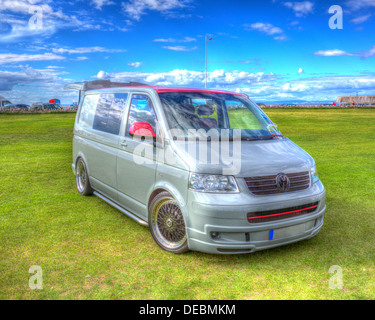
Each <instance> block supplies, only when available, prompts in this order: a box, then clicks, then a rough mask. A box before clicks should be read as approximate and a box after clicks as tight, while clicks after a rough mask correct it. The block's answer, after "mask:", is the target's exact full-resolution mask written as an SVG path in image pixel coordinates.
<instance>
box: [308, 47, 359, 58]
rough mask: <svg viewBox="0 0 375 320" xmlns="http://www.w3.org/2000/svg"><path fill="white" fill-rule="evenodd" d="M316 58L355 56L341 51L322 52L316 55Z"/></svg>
mask: <svg viewBox="0 0 375 320" xmlns="http://www.w3.org/2000/svg"><path fill="white" fill-rule="evenodd" d="M314 55H315V56H322V57H339V56H354V54H351V53H348V52H345V51H343V50H339V49H333V50H321V51H317V52H315V53H314Z"/></svg>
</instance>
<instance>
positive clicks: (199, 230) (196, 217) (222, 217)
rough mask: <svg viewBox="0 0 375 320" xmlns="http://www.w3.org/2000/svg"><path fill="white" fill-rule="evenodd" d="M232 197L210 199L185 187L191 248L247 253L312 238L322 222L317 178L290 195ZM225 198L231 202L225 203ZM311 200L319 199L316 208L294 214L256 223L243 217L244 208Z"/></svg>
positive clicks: (322, 203)
mask: <svg viewBox="0 0 375 320" xmlns="http://www.w3.org/2000/svg"><path fill="white" fill-rule="evenodd" d="M211 196H212V195H211ZM236 197H237V199H235V200H236V201H233V200H234V199H233V198H231V197H229V195H221V196H220V198H216V199H215V196H214V197H213V198H211V199H210V196H207V195H205V196H202V195H201V194H198V193H194V192H192V191H189V199H190V200H191V201H190V202H189V217H188V219H187V233H188V243H189V248H190V249H191V250H194V251H201V252H206V253H216V254H235V253H250V252H254V251H258V250H263V249H269V248H273V247H277V246H281V245H286V244H289V243H293V242H296V241H300V240H304V239H309V238H312V237H314V236H315V235H316V234H317V233H318V232H319V231H320V230H321V228H322V226H323V220H324V212H325V210H326V205H325V197H326V193H325V190H324V187H323V185H322V184H321V183H320V182H318V183H317V184H315V185H314V186H313V187H311V188H310V189H309V190H307V191H305V192H299V193H294V195H293V194H292V193H290V194H288V195H278V196H267V197H254V196H252V195H250V194H242V195H241V194H238V195H237V196H236ZM245 198H247V200H246V199H245ZM219 199H220V200H219ZM228 201H230V202H231V203H230V204H229V203H226V202H228ZM245 202H247V203H248V204H245ZM311 202H318V203H319V204H318V207H317V208H316V210H315V211H314V212H312V213H308V214H304V215H301V216H298V217H292V218H285V219H281V220H275V221H269V222H260V223H249V222H248V220H247V213H248V212H254V211H262V210H273V209H283V208H288V207H292V206H298V205H304V204H307V203H311ZM233 203H236V204H237V203H239V204H238V205H236V204H233Z"/></svg>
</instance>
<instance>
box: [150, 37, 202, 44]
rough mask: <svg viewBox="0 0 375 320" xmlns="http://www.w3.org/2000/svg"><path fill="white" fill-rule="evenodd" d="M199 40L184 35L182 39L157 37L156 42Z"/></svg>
mask: <svg viewBox="0 0 375 320" xmlns="http://www.w3.org/2000/svg"><path fill="white" fill-rule="evenodd" d="M194 41H197V39H195V38H192V37H184V38H182V39H173V38H168V39H155V40H154V42H170V43H175V42H181V43H183V42H194Z"/></svg>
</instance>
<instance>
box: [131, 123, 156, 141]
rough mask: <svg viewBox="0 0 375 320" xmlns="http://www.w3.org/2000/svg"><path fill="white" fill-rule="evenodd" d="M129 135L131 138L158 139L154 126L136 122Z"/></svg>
mask: <svg viewBox="0 0 375 320" xmlns="http://www.w3.org/2000/svg"><path fill="white" fill-rule="evenodd" d="M129 135H130V136H131V137H134V136H139V137H153V138H156V134H155V132H154V129H152V126H151V125H150V124H149V123H147V122H134V123H133V124H132V125H131V126H130V129H129Z"/></svg>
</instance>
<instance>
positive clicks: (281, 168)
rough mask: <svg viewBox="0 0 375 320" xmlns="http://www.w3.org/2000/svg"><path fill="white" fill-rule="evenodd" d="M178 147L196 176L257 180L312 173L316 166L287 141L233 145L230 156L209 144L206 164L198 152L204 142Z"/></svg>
mask: <svg viewBox="0 0 375 320" xmlns="http://www.w3.org/2000/svg"><path fill="white" fill-rule="evenodd" d="M194 144H195V147H194ZM235 144H237V145H235ZM175 147H176V149H175V150H176V151H177V154H178V156H179V158H180V159H181V160H182V161H183V162H185V163H186V165H187V166H188V167H189V169H190V171H191V172H197V173H206V174H224V175H234V176H236V177H254V176H266V175H276V174H278V173H281V172H282V173H297V172H304V171H310V168H311V167H312V166H313V165H314V160H313V158H312V157H311V156H310V155H309V154H308V153H307V152H305V151H304V150H302V149H301V148H300V147H299V146H297V145H296V144H295V143H293V142H292V141H291V140H289V139H288V138H282V139H274V140H265V141H238V142H230V143H229V147H227V148H226V149H229V156H228V157H225V156H223V154H224V155H225V154H226V153H225V151H224V153H223V151H222V150H221V149H222V148H219V149H218V148H215V145H214V142H207V148H206V149H207V151H206V157H207V159H208V160H207V161H206V160H205V159H204V156H203V157H202V156H201V155H200V153H199V148H200V147H201V148H202V147H204V145H202V142H191V141H190V142H178V143H175ZM194 149H195V153H196V156H194V152H192V150H194ZM233 153H234V155H233ZM202 154H203V155H204V153H202ZM215 159H219V160H215Z"/></svg>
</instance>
